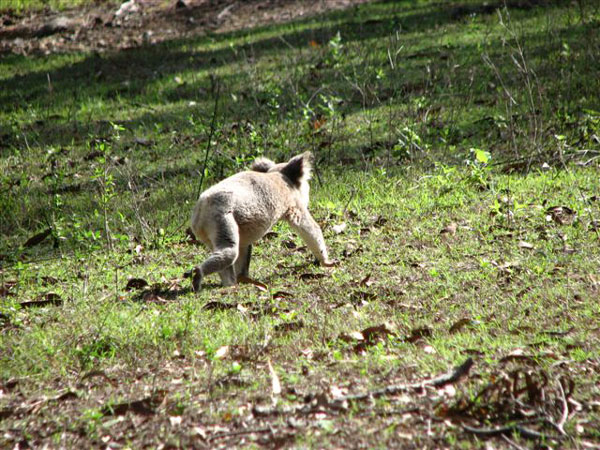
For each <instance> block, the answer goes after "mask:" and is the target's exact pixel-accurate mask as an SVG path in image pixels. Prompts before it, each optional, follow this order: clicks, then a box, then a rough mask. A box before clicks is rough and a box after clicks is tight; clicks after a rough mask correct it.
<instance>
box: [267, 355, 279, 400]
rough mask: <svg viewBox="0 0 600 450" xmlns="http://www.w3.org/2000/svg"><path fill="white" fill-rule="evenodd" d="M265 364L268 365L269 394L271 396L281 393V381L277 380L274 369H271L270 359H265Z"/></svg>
mask: <svg viewBox="0 0 600 450" xmlns="http://www.w3.org/2000/svg"><path fill="white" fill-rule="evenodd" d="M267 365H268V366H269V374H270V375H271V394H272V395H273V397H277V396H278V395H279V394H281V383H280V382H279V377H278V376H277V372H275V369H273V365H272V364H271V360H270V359H268V360H267Z"/></svg>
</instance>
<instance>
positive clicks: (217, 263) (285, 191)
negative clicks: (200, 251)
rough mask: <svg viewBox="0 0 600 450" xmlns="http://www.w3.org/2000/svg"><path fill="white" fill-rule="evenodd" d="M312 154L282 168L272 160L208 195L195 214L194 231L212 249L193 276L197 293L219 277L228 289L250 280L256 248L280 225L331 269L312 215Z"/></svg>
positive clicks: (258, 163) (260, 160)
mask: <svg viewBox="0 0 600 450" xmlns="http://www.w3.org/2000/svg"><path fill="white" fill-rule="evenodd" d="M311 158H312V155H311V153H310V152H305V153H303V154H301V155H298V156H295V157H293V158H292V159H290V160H289V161H288V162H286V163H280V164H276V163H274V162H273V161H271V160H270V159H267V158H258V159H256V160H255V161H254V163H253V164H252V166H251V169H252V170H250V171H245V172H240V173H238V174H235V175H233V176H231V177H229V178H226V179H225V180H223V181H221V182H220V183H217V184H216V185H214V186H212V187H210V188H209V189H207V190H206V191H204V192H203V193H202V194H201V195H200V198H199V199H198V202H197V203H196V206H195V207H194V210H193V212H192V231H193V232H194V234H195V235H196V238H197V239H198V240H200V241H202V242H203V243H204V244H206V245H207V246H208V248H209V249H211V251H212V253H211V254H210V256H209V257H208V258H207V259H206V260H205V261H204V262H203V263H202V264H201V265H200V266H197V267H195V268H194V270H193V280H192V287H193V289H194V290H195V291H198V290H199V289H200V286H201V283H202V278H204V277H205V276H206V275H209V274H211V273H214V272H218V273H219V275H220V277H221V282H222V284H223V286H230V285H233V284H235V283H236V282H237V280H238V278H239V277H248V272H249V267H250V258H251V253H252V244H253V243H254V242H256V241H257V240H258V239H260V238H261V237H263V236H264V235H265V233H267V231H269V229H271V227H272V226H273V225H274V224H275V223H276V222H277V221H279V220H280V219H284V220H286V221H287V222H288V223H289V224H290V226H291V227H292V228H293V229H294V230H295V231H296V232H297V233H298V234H299V235H300V237H301V238H302V240H304V242H305V243H306V245H307V246H308V248H309V249H310V251H311V252H312V253H313V254H314V255H315V257H316V258H317V259H318V260H319V262H320V263H321V264H322V265H326V266H328V265H331V262H330V261H329V256H328V254H327V247H326V246H325V239H324V238H323V233H322V232H321V228H320V227H319V225H318V224H317V222H315V220H314V219H313V217H312V216H311V215H310V212H309V211H308V199H309V189H310V188H309V185H308V180H309V179H310V175H311Z"/></svg>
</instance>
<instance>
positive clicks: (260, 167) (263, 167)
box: [250, 156, 275, 173]
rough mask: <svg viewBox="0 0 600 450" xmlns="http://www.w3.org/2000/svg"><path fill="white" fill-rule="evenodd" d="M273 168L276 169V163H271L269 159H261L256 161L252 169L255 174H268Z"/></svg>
mask: <svg viewBox="0 0 600 450" xmlns="http://www.w3.org/2000/svg"><path fill="white" fill-rule="evenodd" d="M273 167H275V163H274V162H273V161H271V160H270V159H269V158H264V157H262V156H261V157H259V158H256V159H255V160H254V162H253V163H252V165H251V166H250V169H251V170H253V171H255V172H265V173H266V172H268V171H269V170H271V169H272V168H273Z"/></svg>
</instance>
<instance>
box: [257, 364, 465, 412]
mask: <svg viewBox="0 0 600 450" xmlns="http://www.w3.org/2000/svg"><path fill="white" fill-rule="evenodd" d="M472 366H473V359H472V358H467V360H466V361H465V362H464V363H462V364H461V365H460V366H457V367H456V368H454V370H452V371H451V372H448V373H445V374H443V375H440V376H437V377H435V378H432V379H430V380H425V381H420V382H418V383H408V384H395V385H391V386H386V387H384V388H381V389H376V390H374V391H369V392H365V393H362V394H354V395H345V396H341V397H335V398H334V399H333V400H331V401H329V400H327V399H326V398H325V396H324V395H319V396H317V397H316V398H315V401H313V402H311V403H309V404H306V405H300V406H291V407H284V408H270V407H265V406H259V405H255V406H254V408H253V409H252V412H253V413H254V414H255V415H257V416H271V415H285V414H310V413H313V412H317V411H320V410H322V409H323V407H326V408H328V409H336V410H341V409H345V408H347V403H348V402H353V401H354V402H356V401H361V400H367V399H369V398H376V397H383V396H386V395H395V394H398V393H400V392H406V391H409V390H414V389H422V388H424V387H426V386H433V387H441V386H445V385H446V384H449V383H454V382H456V381H458V380H459V379H460V378H462V377H463V376H465V375H467V374H468V372H469V370H470V369H471V367H472Z"/></svg>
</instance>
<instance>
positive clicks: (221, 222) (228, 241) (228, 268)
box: [193, 213, 240, 290]
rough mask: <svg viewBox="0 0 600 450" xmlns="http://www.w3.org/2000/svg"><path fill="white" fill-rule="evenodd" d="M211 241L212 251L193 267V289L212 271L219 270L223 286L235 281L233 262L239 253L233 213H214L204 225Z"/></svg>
mask: <svg viewBox="0 0 600 450" xmlns="http://www.w3.org/2000/svg"><path fill="white" fill-rule="evenodd" d="M205 229H207V231H208V237H209V239H210V242H211V243H212V248H213V252H212V253H211V254H210V256H209V257H208V258H207V259H206V260H205V261H204V262H203V263H202V264H201V265H200V267H197V268H196V269H194V280H193V287H194V290H198V289H199V288H200V283H201V281H202V278H203V277H205V276H206V275H209V274H211V273H214V272H219V275H220V276H221V282H222V284H223V286H231V285H232V284H235V282H236V276H235V268H234V263H235V262H236V260H237V259H238V254H239V248H238V247H239V240H240V236H239V229H238V226H237V223H236V222H235V219H234V218H233V213H228V214H225V215H216V216H214V217H212V218H211V220H210V223H208V224H207V226H205Z"/></svg>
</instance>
